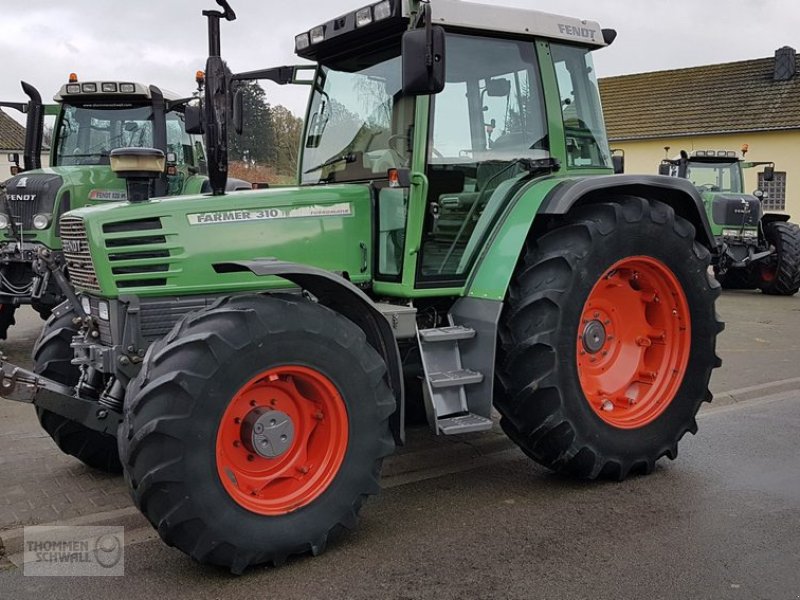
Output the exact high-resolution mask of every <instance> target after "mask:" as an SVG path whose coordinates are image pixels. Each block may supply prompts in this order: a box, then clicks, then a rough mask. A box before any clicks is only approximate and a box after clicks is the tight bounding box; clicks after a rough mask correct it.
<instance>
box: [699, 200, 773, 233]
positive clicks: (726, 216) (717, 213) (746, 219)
mask: <svg viewBox="0 0 800 600" xmlns="http://www.w3.org/2000/svg"><path fill="white" fill-rule="evenodd" d="M703 201H704V203H705V205H706V206H707V207H709V209H710V210H709V215H708V216H709V217H710V219H711V223H712V226H716V227H720V226H725V227H737V228H741V227H745V228H756V227H758V222H759V220H760V219H761V214H762V209H761V202H760V201H759V199H758V198H756V197H755V196H753V195H751V194H733V193H729V192H703Z"/></svg>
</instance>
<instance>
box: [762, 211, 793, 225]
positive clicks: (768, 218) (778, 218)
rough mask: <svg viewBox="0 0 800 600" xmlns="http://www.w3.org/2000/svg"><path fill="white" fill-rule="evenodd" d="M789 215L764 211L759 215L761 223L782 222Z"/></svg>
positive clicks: (786, 219)
mask: <svg viewBox="0 0 800 600" xmlns="http://www.w3.org/2000/svg"><path fill="white" fill-rule="evenodd" d="M790 218H791V217H790V216H789V215H781V214H777V213H765V214H764V215H763V216H762V217H761V223H762V224H763V225H766V224H768V223H776V222H783V223H786V222H788V221H789V219H790Z"/></svg>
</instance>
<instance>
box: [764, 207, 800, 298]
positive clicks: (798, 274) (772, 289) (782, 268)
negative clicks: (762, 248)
mask: <svg viewBox="0 0 800 600" xmlns="http://www.w3.org/2000/svg"><path fill="white" fill-rule="evenodd" d="M764 237H766V239H767V242H769V244H770V245H772V246H775V250H776V253H775V256H773V257H771V258H770V259H769V260H766V261H762V262H760V263H758V264H755V265H754V266H753V268H754V269H755V273H756V282H757V284H758V287H759V288H761V291H762V292H764V293H765V294H769V295H771V296H793V295H794V294H796V293H797V292H798V290H800V227H798V226H797V225H795V224H794V223H787V222H784V221H772V222H771V223H767V224H766V225H764Z"/></svg>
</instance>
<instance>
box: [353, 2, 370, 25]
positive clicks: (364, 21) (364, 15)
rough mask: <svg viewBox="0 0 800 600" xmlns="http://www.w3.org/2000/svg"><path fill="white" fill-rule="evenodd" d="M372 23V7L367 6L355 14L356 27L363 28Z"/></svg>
mask: <svg viewBox="0 0 800 600" xmlns="http://www.w3.org/2000/svg"><path fill="white" fill-rule="evenodd" d="M370 23H372V7H371V6H367V7H366V8H362V9H361V10H359V11H358V12H357V13H356V27H364V25H369V24H370Z"/></svg>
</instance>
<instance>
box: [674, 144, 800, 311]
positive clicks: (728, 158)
mask: <svg viewBox="0 0 800 600" xmlns="http://www.w3.org/2000/svg"><path fill="white" fill-rule="evenodd" d="M758 166H763V167H764V172H763V181H772V180H773V177H774V173H775V164H774V163H772V162H751V161H746V160H743V159H740V158H739V156H738V154H737V153H736V152H735V151H733V150H718V151H714V150H697V151H695V152H693V153H692V155H691V156H690V155H689V154H688V153H687V152H685V151H683V152H681V155H680V158H677V159H674V160H670V159H665V160H663V161H662V162H661V165H660V167H659V172H660V173H661V174H663V175H670V176H672V177H679V178H681V179H687V180H689V181H690V182H692V184H694V185H695V186H696V187H697V189H698V191H699V192H700V193H701V195H702V198H703V203H704V204H705V207H706V211H707V213H708V218H709V221H710V223H711V229H712V231H713V233H714V236H715V237H716V238H717V240H718V241H719V243H720V244H721V246H722V249H723V250H722V252H721V253H720V255H719V258H718V260H716V261H715V263H714V274H715V275H716V277H717V279H718V280H719V282H720V283H721V284H722V287H723V288H726V289H747V290H752V289H760V290H761V291H762V292H763V293H765V294H769V295H774V296H793V295H794V294H796V293H797V292H798V290H799V289H800V227H798V226H797V225H796V224H795V223H790V222H789V218H790V217H789V215H787V214H783V213H772V212H766V211H765V210H764V208H763V201H764V199H765V192H764V191H763V190H756V191H755V192H753V193H752V194H748V193H746V192H745V189H744V185H745V184H744V170H745V169H752V168H755V167H758Z"/></svg>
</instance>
